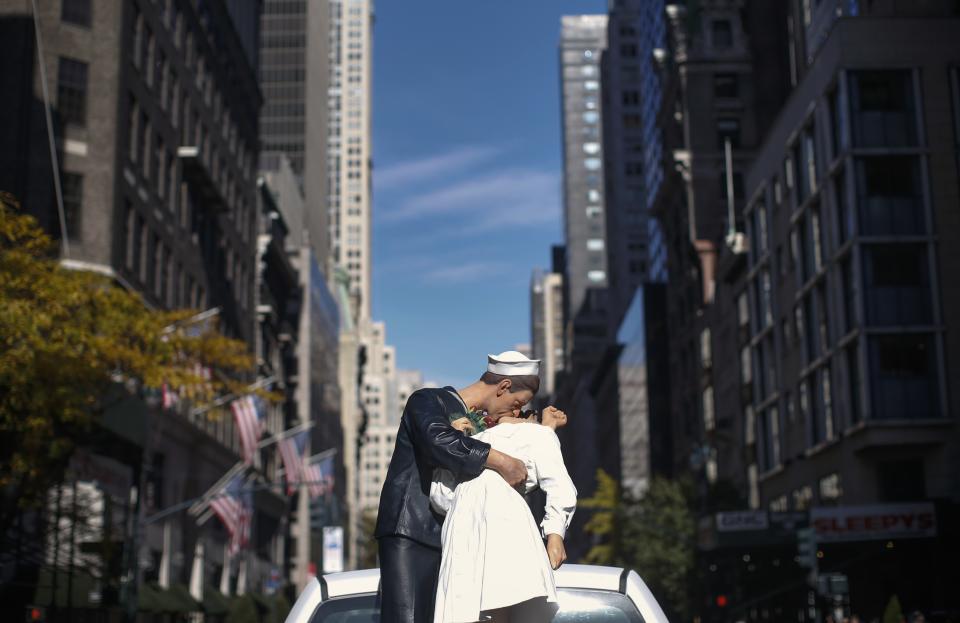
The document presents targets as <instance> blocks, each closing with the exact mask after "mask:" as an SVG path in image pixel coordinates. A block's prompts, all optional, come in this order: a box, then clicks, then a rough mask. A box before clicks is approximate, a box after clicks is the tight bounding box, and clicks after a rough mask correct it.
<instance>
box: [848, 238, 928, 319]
mask: <svg viewBox="0 0 960 623" xmlns="http://www.w3.org/2000/svg"><path fill="white" fill-rule="evenodd" d="M927 255H928V254H927V246H926V245H925V244H903V243H897V244H870V245H864V248H863V281H864V284H863V286H864V288H863V289H864V309H865V310H866V316H867V317H866V323H867V324H868V325H869V326H874V327H876V326H903V325H926V324H930V323H931V322H933V311H932V307H933V305H932V301H931V296H930V267H929V260H928V257H927Z"/></svg>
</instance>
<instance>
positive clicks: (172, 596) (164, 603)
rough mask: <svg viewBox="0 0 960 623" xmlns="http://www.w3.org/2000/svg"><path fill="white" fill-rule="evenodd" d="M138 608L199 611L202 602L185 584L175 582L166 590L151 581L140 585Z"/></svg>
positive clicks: (142, 609)
mask: <svg viewBox="0 0 960 623" xmlns="http://www.w3.org/2000/svg"><path fill="white" fill-rule="evenodd" d="M138 610H140V611H142V612H153V613H164V612H169V613H174V614H186V613H188V612H199V611H200V604H199V603H197V600H195V599H194V598H193V597H192V596H191V595H190V591H188V590H187V587H186V586H184V585H183V584H174V585H173V586H171V587H170V588H169V589H166V590H165V589H163V588H160V587H159V586H158V585H156V584H153V583H149V584H142V585H141V586H140V591H139V592H138Z"/></svg>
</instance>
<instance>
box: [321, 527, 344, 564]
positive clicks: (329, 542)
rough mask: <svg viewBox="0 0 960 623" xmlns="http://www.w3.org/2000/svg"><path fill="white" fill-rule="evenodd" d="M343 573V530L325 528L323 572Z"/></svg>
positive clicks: (339, 528) (340, 528)
mask: <svg viewBox="0 0 960 623" xmlns="http://www.w3.org/2000/svg"><path fill="white" fill-rule="evenodd" d="M340 571H343V528H342V527H340V526H324V528H323V572H324V573H338V572H340Z"/></svg>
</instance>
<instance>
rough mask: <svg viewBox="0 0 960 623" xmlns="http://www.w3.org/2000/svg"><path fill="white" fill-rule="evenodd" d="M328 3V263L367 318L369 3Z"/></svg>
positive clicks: (355, 310) (355, 307)
mask: <svg viewBox="0 0 960 623" xmlns="http://www.w3.org/2000/svg"><path fill="white" fill-rule="evenodd" d="M329 2H330V29H329V59H330V72H329V73H330V84H329V88H328V91H327V95H328V107H329V108H328V110H329V119H328V122H329V131H328V133H327V157H328V167H329V172H328V175H329V178H328V186H329V189H328V190H329V192H328V209H329V214H328V217H329V227H330V262H329V264H330V266H337V267H339V268H341V269H342V270H343V271H344V272H345V274H346V277H347V279H348V285H347V289H348V292H349V294H350V299H351V302H352V314H353V317H354V321H355V322H356V321H358V320H359V319H361V318H363V319H369V318H370V276H371V259H372V258H371V208H372V198H371V196H372V189H371V183H372V182H371V169H372V167H371V164H370V158H371V155H372V153H371V131H370V123H371V80H372V78H373V69H372V67H373V63H372V60H373V59H372V56H373V55H372V46H373V2H372V0H329Z"/></svg>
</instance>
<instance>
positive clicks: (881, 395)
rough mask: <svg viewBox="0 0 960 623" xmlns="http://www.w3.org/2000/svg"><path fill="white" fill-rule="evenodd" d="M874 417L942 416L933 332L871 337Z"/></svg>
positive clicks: (903, 418)
mask: <svg viewBox="0 0 960 623" xmlns="http://www.w3.org/2000/svg"><path fill="white" fill-rule="evenodd" d="M869 366H870V395H871V398H872V401H871V402H872V404H871V410H872V416H873V419H878V420H893V419H896V420H906V419H928V418H937V417H939V416H940V407H939V405H940V401H939V393H940V392H939V383H938V382H937V372H936V370H937V366H936V353H935V352H934V342H933V336H932V335H930V334H925V333H920V334H902V335H875V336H871V337H870V338H869Z"/></svg>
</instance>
